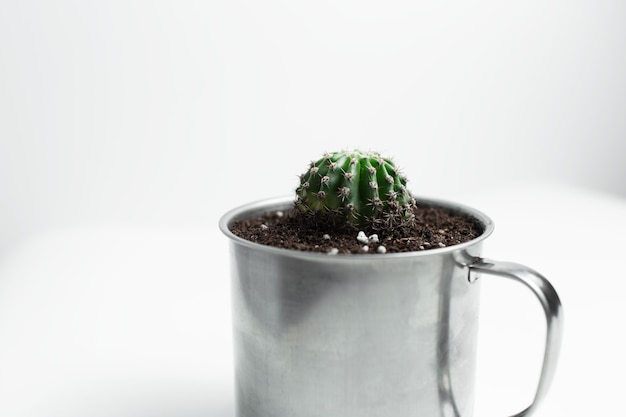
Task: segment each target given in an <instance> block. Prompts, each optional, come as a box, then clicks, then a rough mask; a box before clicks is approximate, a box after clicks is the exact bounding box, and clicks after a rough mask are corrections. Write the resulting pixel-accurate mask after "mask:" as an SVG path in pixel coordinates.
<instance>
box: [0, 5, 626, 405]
mask: <svg viewBox="0 0 626 417" xmlns="http://www.w3.org/2000/svg"><path fill="white" fill-rule="evenodd" d="M624 74H626V4H625V3H623V2H619V1H593V2H591V1H587V2H577V3H576V4H574V3H573V2H549V3H546V2H538V1H537V2H535V1H530V2H516V3H515V4H509V3H503V2H494V3H492V4H489V3H476V2H474V3H471V4H467V3H463V2H446V3H445V4H439V3H437V4H426V3H423V2H408V1H407V2H395V1H391V2H384V3H383V2H375V1H369V0H365V1H359V2H356V1H352V2H350V1H317V2H299V1H276V0H269V1H242V0H235V1H171V2H170V1H143V2H142V1H108V2H104V1H102V2H78V1H55V2H50V1H32V0H23V1H6V0H5V1H1V0H0V303H1V305H0V414H1V415H3V416H4V415H7V416H16V417H23V416H52V415H55V416H56V415H64V416H72V415H91V416H96V415H98V416H99V415H102V416H109V415H111V416H112V415H116V416H121V415H133V416H141V417H143V416H146V417H148V416H150V417H152V416H154V417H161V416H170V415H171V416H174V415H176V416H181V415H183V416H197V415H198V416H199V415H215V416H218V415H220V416H221V415H223V416H228V415H231V414H232V404H231V401H232V399H231V398H230V389H231V387H230V384H231V383H232V381H231V379H230V373H229V371H228V370H229V369H230V367H231V363H230V357H229V352H230V346H229V343H230V341H229V339H228V337H227V336H228V330H227V329H228V326H229V323H228V320H229V314H230V312H229V307H228V283H227V276H228V272H227V270H228V260H227V257H226V256H227V253H226V242H225V239H224V238H223V236H221V234H220V233H219V232H218V230H217V220H218V218H219V216H220V215H221V214H222V213H224V212H225V211H226V210H228V209H230V208H231V207H234V206H236V205H239V204H242V203H245V202H249V201H253V200H257V199H261V198H265V197H273V196H277V195H286V194H289V193H290V192H292V190H293V188H295V186H296V183H297V175H298V174H299V173H300V172H301V171H302V170H303V169H305V167H306V165H307V163H308V162H309V160H311V159H314V158H317V157H318V156H319V155H320V154H321V153H322V152H324V151H327V150H335V149H340V148H355V147H358V148H363V149H373V150H379V151H381V152H382V153H384V154H386V155H391V156H395V159H396V161H397V163H398V164H399V165H401V166H402V167H403V168H404V171H405V172H406V174H407V176H408V177H409V178H410V180H411V183H410V185H411V190H412V191H413V192H414V193H415V194H418V195H427V196H434V197H441V198H446V199H450V200H459V199H460V200H462V201H464V202H466V203H472V204H475V205H478V206H479V208H481V209H483V210H485V211H487V212H488V213H489V214H490V215H492V216H493V217H494V218H495V219H496V223H497V224H498V225H501V224H504V225H505V226H504V227H503V228H499V229H498V233H501V234H502V235H507V234H508V236H509V238H508V239H509V240H508V241H507V240H506V239H505V238H500V239H503V240H501V241H498V240H497V238H495V237H494V239H493V242H492V244H491V245H490V247H492V248H494V250H493V251H492V253H493V252H495V254H494V255H493V256H495V255H502V256H505V257H508V258H512V260H518V261H525V262H530V261H533V260H534V261H535V263H533V266H535V267H536V268H537V269H542V268H541V267H543V269H542V270H546V269H547V270H548V272H552V273H553V274H554V273H556V275H557V276H556V278H555V279H554V281H557V282H558V281H559V278H558V276H559V275H558V273H559V271H560V270H557V266H556V265H557V264H556V263H554V262H553V258H555V257H554V256H552V257H551V256H550V255H549V253H548V251H549V249H548V247H541V254H540V255H537V256H538V257H537V258H533V255H532V254H533V251H532V250H531V249H529V248H527V245H526V244H525V243H526V242H532V240H533V235H531V234H530V232H531V231H533V230H532V229H533V228H535V227H536V228H539V229H541V230H542V231H543V233H544V234H545V233H546V232H545V230H547V231H548V234H549V235H550V236H551V237H552V234H550V231H551V230H559V231H560V232H561V233H563V234H564V236H565V237H564V238H563V239H564V240H566V241H567V242H566V244H560V246H559V247H560V248H561V252H559V253H560V254H564V253H567V254H569V256H572V255H571V251H570V250H574V249H580V247H581V245H583V246H584V243H587V244H593V245H602V244H604V245H609V246H610V247H615V246H619V245H620V242H621V239H620V237H619V236H620V233H619V232H623V231H624V224H623V221H622V220H621V218H622V217H621V215H622V214H623V213H624V211H623V210H622V208H623V205H622V204H623V197H624V196H626V181H625V180H626V164H624V162H623V160H624V155H626V118H625V117H624V114H626V77H625V76H624ZM546 184H547V185H546ZM546 187H547V188H546ZM592 190H595V191H592ZM605 193H611V194H612V195H613V196H609V195H608V194H607V195H605ZM559 195H563V198H562V199H561V200H559V199H558V197H559ZM520 196H525V197H527V198H529V199H533V201H524V200H523V199H520V198H521V197H520ZM538 198H544V199H545V198H547V199H548V200H549V201H548V202H547V204H548V206H549V207H550V208H551V210H554V212H551V213H553V217H552V218H551V220H550V221H545V217H542V216H541V215H540V214H539V211H540V210H541V201H535V199H538ZM615 207H617V208H615ZM524 208H529V209H531V208H534V210H536V211H535V212H534V213H530V214H528V219H532V222H531V221H530V220H527V221H526V222H524V221H523V220H520V218H523V216H525V215H526V212H525V211H524ZM587 209H593V210H592V212H591V213H590V212H589V211H587ZM568 210H571V211H568ZM563 211H567V213H568V215H566V216H564V217H559V216H558V215H557V214H556V213H562V212H563ZM594 212H595V213H594ZM494 213H497V214H499V216H500V219H503V220H500V221H499V218H498V217H496V215H495V214H494ZM597 213H600V216H601V219H596V220H592V218H593V216H590V214H597ZM616 213H619V214H616ZM612 216H613V217H612ZM616 217H619V219H616ZM555 219H556V220H555ZM557 223H558V224H557ZM507 224H510V228H508V229H507V227H506V225H507ZM581 224H582V225H581ZM598 224H601V225H602V227H603V228H602V229H601V230H600V231H599V229H598V228H597V227H594V225H596V226H597V225H598ZM522 225H524V228H523V229H520V227H521V226H522ZM568 225H577V227H578V229H577V230H582V231H580V232H576V233H572V232H571V231H570V230H571V229H570V228H569V227H566V226H568ZM557 226H558V227H557ZM613 227H615V228H616V229H615V230H612V228H613ZM518 232H520V233H522V235H521V236H519V235H518V236H519V240H515V239H513V234H514V233H518ZM524 232H525V233H526V234H524ZM568 233H569V234H568ZM594 233H596V234H594ZM598 233H600V234H598ZM598 238H602V239H604V240H603V241H602V242H597V241H594V239H598ZM524 239H526V240H524ZM576 239H579V240H580V241H582V242H578V241H576ZM590 241H594V242H593V243H590ZM499 242H500V243H511V244H512V245H513V246H509V248H510V249H508V251H507V250H502V249H500V250H499V251H498V249H495V248H499V246H498V245H497V244H498V243H499ZM515 242H522V243H520V244H519V245H517V246H515ZM550 244H551V245H559V243H558V242H556V243H554V242H550ZM568 245H569V246H568ZM621 246H622V247H623V243H622V244H621ZM594 247H599V246H594ZM566 249H567V250H566ZM520 251H522V253H521V254H520ZM568 251H569V252H568ZM596 251H597V252H593V251H592V253H594V254H597V255H598V256H605V255H606V252H605V251H600V249H597V250H596ZM615 253H617V251H615ZM518 254H519V255H526V258H524V259H519V258H517V256H518ZM542 256H543V258H542ZM559 256H561V257H563V256H565V255H558V256H557V257H559ZM529 258H530V259H529ZM573 259H577V260H580V262H582V263H583V266H584V265H586V268H582V269H584V270H586V271H587V272H588V273H592V272H593V271H594V268H592V265H591V263H588V264H585V263H584V260H585V257H582V256H580V255H576V257H575V258H566V259H565V260H566V261H568V262H569V261H571V260H573ZM587 259H588V258H587ZM561 260H563V259H561ZM595 262H598V263H601V264H604V265H605V266H606V265H608V264H607V259H601V260H597V259H596V260H595ZM537 263H539V265H537ZM607 271H608V270H607ZM571 272H572V273H573V274H574V275H575V276H574V277H571V279H572V280H574V281H573V282H577V283H580V284H581V287H577V288H579V289H581V290H580V292H575V291H574V290H572V291H571V292H572V294H574V295H573V297H574V298H576V296H582V295H584V291H583V290H582V289H583V288H584V286H583V285H582V284H583V283H584V282H585V281H584V280H587V279H593V278H592V277H590V276H589V275H588V274H582V273H581V272H580V269H574V268H572V269H571ZM583 275H584V276H583ZM621 275H623V273H621ZM560 280H562V281H563V282H564V281H565V279H564V278H560ZM576 280H577V281H576ZM557 282H555V285H556V283H557ZM567 285H568V283H561V288H564V289H565V290H566V292H567ZM569 285H574V284H569ZM557 287H558V285H557ZM618 288H620V289H621V290H622V291H623V289H624V286H623V284H622V286H621V287H618ZM502 291H506V290H502ZM609 292H610V293H613V294H615V293H617V292H619V291H609ZM598 297H599V298H598V299H596V301H595V302H597V303H599V304H597V305H596V307H599V306H603V305H604V304H603V303H602V302H601V297H600V296H598ZM488 298H489V297H488V296H487V295H486V296H485V299H488ZM520 302H523V301H520ZM594 305H595V304H594ZM576 306H579V307H580V310H576ZM586 307H589V304H587V303H586V302H585V303H583V302H582V301H580V302H579V304H576V302H573V301H570V310H569V311H572V310H573V311H574V312H573V314H572V315H573V316H574V317H577V314H578V315H580V317H583V315H582V312H583V310H584V309H585V308H586ZM486 308H488V305H487V307H486ZM530 308H533V307H530ZM494 309H497V307H494ZM566 311H567V310H566ZM613 313H615V312H613ZM216 317H217V318H220V319H221V320H216V319H215V318H216ZM538 317H539V320H541V317H540V316H538ZM586 320H589V319H588V318H587V319H586ZM574 323H575V322H574ZM518 324H519V325H520V326H524V324H523V323H518ZM585 324H586V325H587V326H589V329H592V328H594V327H593V326H592V324H593V323H592V322H591V321H590V322H585ZM496 325H497V323H496V324H494V326H496ZM203 326H204V327H206V328H204V327H203ZM572 326H573V327H574V328H576V325H575V324H574V325H572ZM530 327H532V326H530ZM208 328H210V330H209V329H208ZM486 328H487V329H488V328H489V325H486ZM595 329H597V328H595ZM531 333H532V331H531ZM224 335H226V337H225V336H224ZM579 335H581V339H580V340H579V341H583V340H584V339H583V338H582V333H579ZM540 336H541V334H540V332H539V333H538V336H537V337H538V338H539V339H540ZM605 336H606V335H605ZM485 337H488V336H485ZM496 337H497V334H496V333H495V332H494V334H493V338H494V340H495V339H496ZM510 337H513V336H512V335H511V336H510ZM529 337H530V338H532V337H533V336H529ZM489 340H491V339H489ZM522 342H524V338H522V341H521V342H520V343H522ZM596 342H597V340H596ZM529 343H530V342H529ZM613 346H615V345H613ZM512 348H513V347H512ZM531 350H532V349H531ZM615 352H616V353H617V351H615ZM571 355H574V353H571ZM597 355H601V353H596V354H595V355H594V357H595V356H597ZM535 356H536V355H535ZM572 357H573V356H572ZM594 357H591V358H589V360H593V359H594ZM485 360H486V359H485ZM530 361H531V365H528V366H526V365H522V368H524V367H527V368H532V367H533V365H532V363H534V362H532V359H530ZM581 361H582V359H581ZM522 363H523V364H524V363H525V362H522ZM574 363H575V361H573V360H572V362H571V363H570V368H567V367H566V366H563V367H562V369H570V372H573V371H572V368H573V367H574ZM511 372H512V371H511ZM562 372H566V371H562ZM572 375H574V374H572ZM532 376H533V374H532V371H529V376H528V379H529V380H531V381H532ZM596 376H598V375H596ZM574 379H575V378H574V376H572V378H571V379H570V378H567V380H568V381H571V380H574ZM481 381H485V382H484V384H492V385H493V386H494V387H496V388H497V387H498V385H502V384H499V383H497V382H489V381H490V380H489V379H488V378H483V379H482V380H481ZM560 381H561V385H559V384H558V382H559V379H558V378H557V381H556V382H555V388H554V391H555V392H556V394H554V395H558V393H559V392H561V396H562V397H559V398H570V397H572V396H573V395H578V394H580V395H581V396H582V395H583V393H584V392H588V391H586V390H583V389H582V388H580V389H579V390H573V391H572V390H569V389H566V388H568V387H571V386H569V385H567V381H566V378H564V377H561V380H560ZM563 381H565V382H563ZM598 384H606V381H596V382H595V383H593V385H592V387H590V388H589V389H590V390H592V389H593V388H594V387H595V389H596V390H598V392H600V391H604V390H606V389H607V388H606V387H602V388H598ZM530 385H532V383H531V384H530ZM484 386H487V385H484ZM505 388H506V387H504V388H503V391H505V390H506V389H505ZM559 390H561V391H559ZM513 391H515V390H513ZM609 391H610V390H609ZM77 396H80V397H81V400H80V401H77V398H76V397H77ZM526 397H528V395H526ZM483 401H484V400H483ZM511 401H519V402H520V405H523V403H524V402H525V401H526V398H525V397H524V398H522V399H520V400H517V399H515V398H512V399H511ZM550 406H551V407H553V408H552V409H551V410H552V411H553V412H554V410H563V409H564V408H563V407H564V406H562V405H561V408H559V407H560V406H559V405H558V404H552V405H550V404H548V405H547V407H550ZM3 407H4V409H3ZM479 407H483V408H482V409H480V410H487V409H488V408H489V406H488V405H485V404H484V403H483V405H480V404H479ZM607 407H608V406H607ZM583 408H584V407H583ZM516 409H517V408H516V407H513V409H511V410H508V408H505V409H504V410H503V411H507V412H508V411H510V412H513V411H516ZM96 410H97V411H96ZM609 410H610V408H609ZM499 411H501V410H499V409H497V408H496V410H495V411H494V414H493V415H502V413H501V412H499ZM552 415H554V414H552ZM563 415H566V414H563ZM570 415H571V414H570Z"/></svg>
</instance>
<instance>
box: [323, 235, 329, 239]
mask: <svg viewBox="0 0 626 417" xmlns="http://www.w3.org/2000/svg"><path fill="white" fill-rule="evenodd" d="M322 239H324V240H330V235H329V234H324V236H322Z"/></svg>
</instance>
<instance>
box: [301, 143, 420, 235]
mask: <svg viewBox="0 0 626 417" xmlns="http://www.w3.org/2000/svg"><path fill="white" fill-rule="evenodd" d="M406 181H407V180H406V177H405V176H404V175H402V174H401V173H400V172H399V169H398V168H397V167H396V166H395V165H394V163H393V162H392V161H391V160H390V159H387V158H383V157H381V156H380V154H378V153H376V152H361V151H358V150H357V151H353V152H333V153H326V154H324V156H323V157H322V158H321V159H319V160H317V161H314V162H311V165H310V166H309V169H308V171H307V172H306V173H304V174H302V175H301V176H300V185H299V186H298V188H297V189H296V194H297V198H296V207H297V208H298V209H299V210H300V211H302V212H307V213H313V214H319V215H322V216H324V217H326V218H331V219H332V220H339V221H340V222H342V221H345V222H346V223H347V224H351V225H358V226H363V225H372V226H376V225H387V226H394V225H398V224H407V223H408V222H411V221H413V207H414V205H415V200H414V199H413V197H412V196H411V194H410V193H409V192H408V190H407V188H406ZM335 223H336V222H335Z"/></svg>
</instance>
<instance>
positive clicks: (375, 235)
mask: <svg viewBox="0 0 626 417" xmlns="http://www.w3.org/2000/svg"><path fill="white" fill-rule="evenodd" d="M368 240H369V241H370V242H373V243H377V242H378V235H377V234H376V233H374V234H373V235H371V236H370V237H369V238H368Z"/></svg>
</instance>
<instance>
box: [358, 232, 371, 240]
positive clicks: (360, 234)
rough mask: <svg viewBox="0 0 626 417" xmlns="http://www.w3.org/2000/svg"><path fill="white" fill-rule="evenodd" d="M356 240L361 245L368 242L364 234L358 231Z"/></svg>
mask: <svg viewBox="0 0 626 417" xmlns="http://www.w3.org/2000/svg"><path fill="white" fill-rule="evenodd" d="M356 240H358V241H359V242H361V243H367V242H369V239H368V238H367V236H366V235H365V232H363V231H360V232H359V233H358V234H357V235H356Z"/></svg>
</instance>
